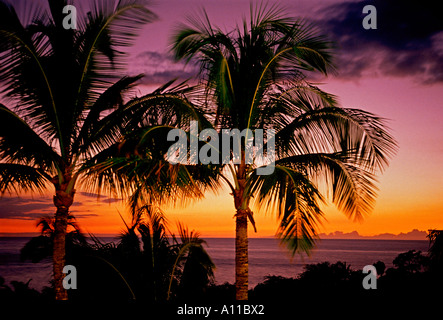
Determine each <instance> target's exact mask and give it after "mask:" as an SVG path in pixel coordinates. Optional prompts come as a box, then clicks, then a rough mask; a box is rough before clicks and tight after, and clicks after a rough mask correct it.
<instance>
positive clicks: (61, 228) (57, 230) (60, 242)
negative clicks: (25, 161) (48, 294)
mask: <svg viewBox="0 0 443 320" xmlns="http://www.w3.org/2000/svg"><path fill="white" fill-rule="evenodd" d="M72 202H73V197H72V196H71V195H69V194H67V193H66V192H64V191H61V190H57V192H56V195H55V196H54V204H55V206H56V207H57V211H56V213H55V226H54V244H53V252H52V260H53V272H54V287H55V299H56V300H68V293H67V291H66V289H65V288H64V287H63V278H64V276H65V275H64V274H63V268H64V267H65V262H66V261H65V255H66V229H67V226H68V213H69V207H70V206H71V205H72Z"/></svg>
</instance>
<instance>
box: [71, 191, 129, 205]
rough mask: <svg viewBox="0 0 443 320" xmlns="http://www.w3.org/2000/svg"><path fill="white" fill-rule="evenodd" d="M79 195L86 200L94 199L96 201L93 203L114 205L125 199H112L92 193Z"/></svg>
mask: <svg viewBox="0 0 443 320" xmlns="http://www.w3.org/2000/svg"><path fill="white" fill-rule="evenodd" d="M77 194H78V195H81V196H83V197H86V198H92V199H94V201H93V202H101V203H114V202H121V201H123V199H120V198H111V197H108V196H105V195H102V194H98V193H92V192H83V191H80V192H77Z"/></svg>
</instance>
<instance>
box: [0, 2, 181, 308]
mask: <svg viewBox="0 0 443 320" xmlns="http://www.w3.org/2000/svg"><path fill="white" fill-rule="evenodd" d="M82 4H83V3H82ZM65 5H67V1H60V0H49V1H48V6H47V7H37V6H33V5H29V6H27V9H29V10H25V11H27V12H18V13H17V12H16V11H15V9H14V7H13V6H12V5H10V4H8V3H6V2H4V1H1V2H0V83H1V85H2V88H3V94H4V100H3V102H5V101H6V103H7V104H8V105H9V106H8V107H7V106H5V105H3V104H1V105H0V191H1V192H2V193H4V192H9V193H14V192H16V193H21V192H30V191H39V192H43V190H45V189H47V188H49V187H53V188H54V190H55V195H54V198H53V199H54V205H55V207H56V212H55V224H54V240H53V264H54V267H53V271H54V280H55V281H54V285H55V293H56V294H55V295H56V299H58V300H64V299H67V293H66V290H64V288H63V285H62V281H63V276H64V274H63V273H62V270H63V267H64V264H65V237H66V228H67V223H68V218H69V208H70V207H71V205H72V203H73V201H74V195H75V190H76V187H79V186H80V184H81V186H82V187H89V188H91V189H92V188H94V190H97V191H98V192H103V191H104V190H105V189H106V188H108V187H109V188H108V189H109V190H110V189H112V188H113V186H114V185H115V183H114V182H115V181H121V179H120V180H119V177H118V176H117V175H116V174H115V172H111V173H109V175H107V176H106V179H102V180H100V181H97V180H93V179H96V178H97V176H96V175H88V173H89V171H90V170H91V168H93V167H94V166H96V165H97V164H98V163H99V160H100V159H105V158H106V156H105V155H110V154H112V153H115V150H116V149H117V147H116V146H117V145H118V143H119V142H120V140H121V138H122V137H123V136H124V134H125V133H127V132H130V131H133V130H134V128H135V127H137V128H140V127H142V126H143V120H144V116H146V112H145V111H146V110H151V111H149V112H151V113H152V110H153V109H155V108H154V106H157V107H158V108H159V109H161V108H167V107H168V108H169V107H171V105H178V104H180V103H181V104H183V103H184V104H186V103H185V100H184V99H183V98H182V97H181V96H180V94H178V93H177V92H175V93H171V92H170V91H168V92H167V88H166V87H162V88H160V89H159V90H158V91H156V92H155V93H153V94H149V95H146V96H143V97H139V98H132V99H130V100H129V101H128V96H129V94H130V93H131V88H132V87H133V86H134V85H135V83H136V82H137V81H138V80H139V79H140V78H141V75H138V76H132V77H123V78H120V76H119V77H118V78H117V76H116V75H117V72H118V71H121V69H122V67H123V65H124V61H125V60H124V58H125V56H126V55H125V54H124V53H123V52H121V51H120V50H121V49H122V48H124V47H126V46H128V45H130V44H131V43H132V41H133V40H134V39H135V36H136V34H137V31H138V29H140V27H141V26H142V25H144V24H145V23H147V22H150V21H152V20H153V19H154V18H155V15H154V14H153V13H152V12H151V11H150V10H149V9H148V8H147V7H146V5H145V3H144V2H142V1H139V0H121V1H118V2H117V3H115V2H112V3H111V2H107V1H98V2H96V3H90V4H89V6H88V12H87V14H83V12H82V11H80V9H79V8H78V11H77V28H76V29H65V28H64V27H63V20H64V18H65V15H64V14H63V8H64V6H65ZM20 14H21V16H23V17H22V19H20ZM125 102H126V103H125ZM171 108H172V109H174V108H173V107H171ZM132 182H134V181H132ZM130 183H131V181H126V182H125V185H129V184H130ZM113 190H114V191H115V192H116V193H115V194H117V195H119V196H121V195H122V194H124V193H125V192H131V191H130V190H132V189H131V188H127V189H125V188H123V189H115V188H114V189H113Z"/></svg>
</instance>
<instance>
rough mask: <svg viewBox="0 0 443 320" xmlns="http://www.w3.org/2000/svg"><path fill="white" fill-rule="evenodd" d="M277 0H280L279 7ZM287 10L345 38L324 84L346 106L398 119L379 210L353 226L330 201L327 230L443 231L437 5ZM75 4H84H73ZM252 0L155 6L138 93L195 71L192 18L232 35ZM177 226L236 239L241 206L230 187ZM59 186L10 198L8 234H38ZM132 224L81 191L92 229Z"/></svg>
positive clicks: (186, 213)
mask: <svg viewBox="0 0 443 320" xmlns="http://www.w3.org/2000/svg"><path fill="white" fill-rule="evenodd" d="M271 3H272V2H271ZM279 3H281V4H282V5H283V6H285V7H286V10H287V14H288V15H293V16H297V17H300V18H305V19H307V20H311V21H313V22H315V23H316V24H317V25H318V26H319V28H321V30H322V31H323V32H324V33H326V34H327V35H329V36H330V37H331V38H332V39H334V40H335V41H336V42H337V45H338V49H337V53H338V56H337V66H338V74H337V75H335V76H330V77H328V78H326V79H321V81H322V83H323V84H322V85H321V88H323V89H324V90H326V91H327V92H330V93H333V94H335V95H337V96H338V97H339V100H340V103H341V105H342V106H344V107H354V108H361V109H364V110H367V111H370V112H373V113H375V114H377V115H379V116H382V117H385V118H387V119H389V122H388V123H389V126H390V128H391V132H392V134H393V136H394V137H395V138H396V140H397V141H398V144H399V152H398V154H397V155H396V156H395V158H393V159H392V161H391V165H390V166H389V168H388V169H387V170H386V171H385V173H384V174H383V175H381V176H379V184H378V186H379V195H378V198H377V203H376V206H375V209H374V211H373V213H372V214H371V215H369V216H368V217H366V218H365V219H364V220H363V222H353V221H350V220H348V219H347V218H346V217H345V215H343V214H342V213H340V212H339V211H338V210H336V209H335V207H334V206H333V205H332V204H330V205H328V206H325V207H324V211H325V217H326V220H325V221H324V223H323V226H321V228H320V232H325V233H330V232H334V231H337V230H339V231H343V232H351V231H353V230H356V231H358V233H359V234H361V235H375V234H380V233H385V232H389V233H394V234H398V233H400V232H404V233H405V232H408V231H411V230H412V229H419V230H428V229H430V228H432V229H443V20H441V19H440V18H439V17H438V16H437V13H438V12H440V10H439V9H438V8H437V7H436V5H437V2H433V1H420V2H419V3H417V2H412V1H400V0H394V1H383V0H377V1H371V2H367V1H363V2H362V1H354V2H344V1H338V0H336V1H333V0H327V1H325V0H322V1H309V0H306V1H305V0H304V1H298V0H290V1H289V0H285V1H279ZM74 4H75V2H74ZM366 4H372V5H374V6H375V7H376V8H377V29H376V30H366V29H364V28H363V26H362V20H363V17H364V16H365V15H364V14H362V9H363V7H364V6H365V5H366ZM249 5H250V1H249V0H235V1H226V0H218V1H215V0H192V1H191V0H176V1H171V0H164V1H157V3H154V4H153V5H152V10H153V11H154V12H155V13H156V14H157V15H158V20H157V21H156V22H154V23H151V24H148V25H146V27H145V28H144V29H143V31H142V32H141V33H140V37H139V38H138V41H137V43H136V44H135V46H134V47H132V48H131V49H130V59H128V62H129V63H128V69H127V73H129V74H131V75H132V74H136V73H140V72H144V73H145V74H146V77H145V79H144V80H143V81H142V83H141V84H140V86H139V93H140V94H142V93H146V92H149V91H150V90H152V89H153V88H155V87H157V86H160V85H161V84H163V83H165V82H167V81H168V80H171V79H173V78H176V77H179V78H183V79H184V78H189V77H192V76H193V75H195V72H196V69H195V68H194V67H192V66H184V65H183V64H182V63H174V62H173V60H172V59H171V56H170V53H168V49H169V40H170V36H171V34H172V33H173V31H174V28H176V27H177V25H178V24H179V23H180V22H185V21H186V20H185V19H186V16H187V15H189V14H196V13H198V12H201V9H202V8H205V9H206V11H207V13H208V15H209V18H210V20H211V22H212V23H213V24H214V25H218V26H220V27H222V28H223V29H226V30H231V29H232V28H233V27H234V26H235V25H236V24H237V23H240V21H241V19H242V17H243V16H248V15H249ZM163 210H164V211H165V213H166V214H167V217H168V218H169V221H170V222H171V229H172V230H174V228H173V226H174V224H175V222H177V221H181V222H183V223H184V224H186V225H187V226H188V227H189V228H190V229H195V230H197V231H199V232H200V233H201V235H202V236H203V237H231V236H234V228H235V225H234V219H233V215H234V204H233V200H232V197H231V196H230V195H229V192H228V190H221V191H220V193H219V194H218V195H214V194H207V196H206V198H205V199H204V200H202V201H199V202H195V203H192V204H190V205H188V206H187V207H185V208H163ZM54 211H55V209H54V208H53V206H52V190H48V192H47V193H46V194H45V195H44V196H40V195H38V194H34V195H32V196H31V195H21V197H19V198H18V197H16V196H15V195H8V194H5V195H4V196H3V198H2V199H0V235H1V234H4V233H19V232H36V231H37V229H36V227H35V223H36V220H37V219H38V218H39V217H40V216H42V215H52V214H53V213H54ZM118 212H120V213H121V214H122V216H123V217H125V218H126V219H127V220H129V219H130V217H129V215H128V213H127V210H126V208H125V204H124V202H122V201H120V200H118V199H112V198H109V197H108V196H106V195H103V196H101V198H100V199H97V197H96V195H92V194H87V193H85V192H83V191H82V190H78V191H77V194H76V201H75V203H74V205H73V207H72V213H73V214H74V215H75V216H76V217H77V219H78V223H79V224H80V226H81V228H82V229H83V230H84V231H85V232H91V233H95V234H112V235H115V234H117V233H119V232H120V231H121V230H122V229H123V227H124V224H123V222H122V221H121V218H120V216H119V214H118ZM255 219H256V224H257V229H258V232H257V233H254V232H253V231H252V230H250V233H249V234H250V236H251V237H267V236H272V235H274V234H275V231H276V227H277V224H276V218H275V217H273V216H270V215H263V214H261V215H258V214H257V215H256V216H255Z"/></svg>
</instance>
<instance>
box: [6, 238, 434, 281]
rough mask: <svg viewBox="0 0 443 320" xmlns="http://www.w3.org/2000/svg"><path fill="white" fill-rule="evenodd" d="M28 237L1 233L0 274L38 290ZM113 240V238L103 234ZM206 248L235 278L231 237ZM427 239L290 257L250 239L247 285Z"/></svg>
mask: <svg viewBox="0 0 443 320" xmlns="http://www.w3.org/2000/svg"><path fill="white" fill-rule="evenodd" d="M28 240H29V238H18V237H0V276H2V277H3V278H4V279H5V280H6V283H7V284H9V283H10V282H11V281H25V282H26V281H28V280H29V279H32V280H31V282H30V287H32V288H35V289H37V290H41V288H43V287H44V286H47V285H48V282H49V280H50V279H51V273H52V269H51V268H52V267H51V260H50V259H47V260H44V261H42V262H39V263H31V262H20V259H19V255H20V249H21V248H22V247H23V246H24V244H25V243H26V242H27V241H28ZM103 240H104V241H112V240H114V239H113V238H103ZM206 241H207V244H208V247H207V251H208V252H209V254H210V256H211V257H212V259H213V261H214V263H215V265H216V267H217V269H216V271H215V277H216V282H217V283H218V284H222V283H224V282H230V283H233V282H234V258H235V244H234V239H230V238H207V239H206ZM428 244H429V243H428V241H421V240H348V239H346V240H329V239H328V240H322V241H321V242H319V245H318V246H317V248H316V249H315V250H314V251H313V252H312V254H311V256H310V257H307V256H306V255H305V256H302V257H300V256H299V255H296V256H294V257H291V255H290V254H289V253H288V250H286V249H285V248H283V247H280V246H279V242H278V240H276V239H256V238H253V239H249V285H250V287H254V286H255V285H257V284H258V283H259V282H261V281H263V279H264V277H265V276H266V275H278V276H284V277H295V276H296V275H297V274H299V273H300V272H302V271H303V266H304V265H306V264H311V263H318V262H324V261H329V262H331V263H334V262H337V261H343V262H347V263H348V264H350V265H351V268H352V269H354V270H362V269H363V267H364V266H365V265H367V264H372V263H374V262H377V261H379V260H380V261H383V262H384V263H385V264H386V267H391V266H392V261H393V260H394V258H395V257H396V256H397V255H398V254H399V253H402V252H406V251H408V250H411V249H415V250H421V251H422V252H425V251H427V249H428Z"/></svg>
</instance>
